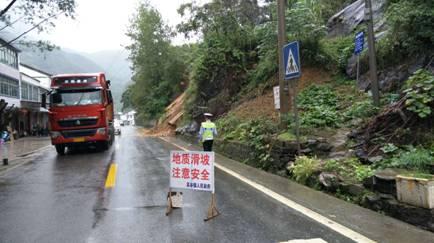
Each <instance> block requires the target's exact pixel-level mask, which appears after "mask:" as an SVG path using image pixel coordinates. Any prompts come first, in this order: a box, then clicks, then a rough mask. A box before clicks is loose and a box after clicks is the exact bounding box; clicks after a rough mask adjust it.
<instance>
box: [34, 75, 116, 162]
mask: <svg viewBox="0 0 434 243" xmlns="http://www.w3.org/2000/svg"><path fill="white" fill-rule="evenodd" d="M48 97H49V109H48V110H49V128H50V136H51V143H52V144H53V145H54V146H55V147H56V151H57V153H59V154H60V155H63V154H64V153H65V150H66V148H68V147H73V146H79V145H96V146H98V147H100V148H101V149H103V150H107V149H108V148H109V147H110V145H111V144H112V143H113V140H114V112H113V109H114V108H113V98H112V94H111V91H110V81H109V80H106V78H105V75H104V73H86V74H62V75H56V76H53V77H52V81H51V91H50V93H49V96H48ZM42 100H43V102H42V103H43V106H46V96H45V97H44V96H43V98H42Z"/></svg>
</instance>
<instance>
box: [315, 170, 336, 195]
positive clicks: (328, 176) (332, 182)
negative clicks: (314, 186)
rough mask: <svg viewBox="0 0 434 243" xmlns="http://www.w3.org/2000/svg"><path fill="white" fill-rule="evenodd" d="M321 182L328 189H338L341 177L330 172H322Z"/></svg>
mask: <svg viewBox="0 0 434 243" xmlns="http://www.w3.org/2000/svg"><path fill="white" fill-rule="evenodd" d="M319 182H320V183H321V185H323V186H324V187H325V188H327V189H328V190H333V191H334V190H336V188H337V187H338V186H339V178H338V176H337V175H336V174H333V173H330V172H321V174H320V175H319Z"/></svg>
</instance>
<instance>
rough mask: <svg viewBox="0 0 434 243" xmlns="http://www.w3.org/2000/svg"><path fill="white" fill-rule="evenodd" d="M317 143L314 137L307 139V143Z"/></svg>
mask: <svg viewBox="0 0 434 243" xmlns="http://www.w3.org/2000/svg"><path fill="white" fill-rule="evenodd" d="M317 143H318V140H316V139H308V140H307V145H308V146H309V145H316V144H317Z"/></svg>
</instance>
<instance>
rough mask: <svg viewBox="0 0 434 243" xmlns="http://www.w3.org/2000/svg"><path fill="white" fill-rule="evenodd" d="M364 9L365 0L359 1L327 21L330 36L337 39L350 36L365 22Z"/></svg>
mask: <svg viewBox="0 0 434 243" xmlns="http://www.w3.org/2000/svg"><path fill="white" fill-rule="evenodd" d="M364 9H365V2H364V0H357V1H355V2H354V3H352V4H350V5H348V6H347V7H346V8H344V9H343V10H342V11H340V12H339V13H337V14H335V15H334V16H332V17H331V18H330V19H329V20H328V21H327V28H328V36H329V37H336V36H343V35H348V34H350V33H351V32H352V31H353V30H354V29H355V28H356V27H357V26H358V25H359V24H360V23H361V22H362V21H363V18H364V16H365V14H364Z"/></svg>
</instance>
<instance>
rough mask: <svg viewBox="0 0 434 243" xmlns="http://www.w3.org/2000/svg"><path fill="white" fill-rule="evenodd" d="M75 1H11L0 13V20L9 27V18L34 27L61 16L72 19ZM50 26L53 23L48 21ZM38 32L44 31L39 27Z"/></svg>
mask: <svg viewBox="0 0 434 243" xmlns="http://www.w3.org/2000/svg"><path fill="white" fill-rule="evenodd" d="M74 11H75V0H24V1H17V0H11V1H10V2H9V3H8V5H6V7H5V8H4V9H3V10H1V11H0V20H1V21H2V22H5V23H6V24H8V25H10V24H12V23H11V18H12V17H16V18H17V19H19V20H21V19H23V21H24V22H25V23H27V24H32V25H35V24H36V23H38V22H40V21H41V20H43V19H46V18H50V19H55V18H56V17H57V16H58V15H61V14H63V15H64V16H67V17H72V18H73V17H74ZM49 24H50V25H51V26H54V22H52V21H49ZM38 28H39V30H41V31H42V30H44V27H43V26H42V25H41V26H40V27H38Z"/></svg>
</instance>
